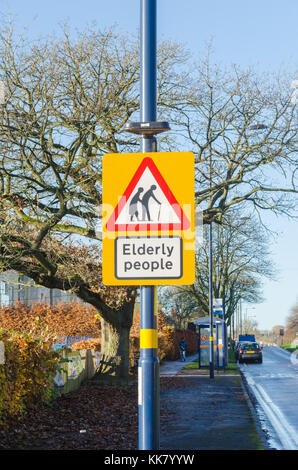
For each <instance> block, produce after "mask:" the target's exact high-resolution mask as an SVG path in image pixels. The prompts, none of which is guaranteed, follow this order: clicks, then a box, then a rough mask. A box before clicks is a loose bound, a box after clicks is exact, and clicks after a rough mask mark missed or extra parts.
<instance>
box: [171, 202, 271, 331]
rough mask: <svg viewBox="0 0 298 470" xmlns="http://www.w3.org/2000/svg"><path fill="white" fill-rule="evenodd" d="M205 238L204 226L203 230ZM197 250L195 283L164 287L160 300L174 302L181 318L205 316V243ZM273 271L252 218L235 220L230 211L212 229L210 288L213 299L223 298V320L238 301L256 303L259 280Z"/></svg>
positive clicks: (263, 236) (234, 213) (263, 237)
mask: <svg viewBox="0 0 298 470" xmlns="http://www.w3.org/2000/svg"><path fill="white" fill-rule="evenodd" d="M205 234H206V235H207V227H205ZM205 238H206V241H205V242H204V243H203V244H202V246H201V247H200V250H199V252H198V255H197V258H196V282H195V284H194V285H192V286H176V287H175V288H167V290H168V292H167V295H166V296H165V294H163V295H164V298H166V299H168V298H169V299H170V300H169V304H170V305H171V303H173V302H174V301H175V302H177V301H178V299H179V300H180V302H182V305H183V308H184V315H185V317H186V318H188V319H189V321H190V320H191V318H192V316H193V315H194V314H196V316H197V317H198V316H204V315H208V313H209V241H208V237H207V236H206V237H205ZM274 276H275V269H274V266H273V264H272V262H271V261H270V258H269V250H268V235H267V234H266V233H265V231H264V229H262V226H261V225H260V224H259V223H257V221H256V220H254V219H253V217H250V218H249V217H245V218H241V217H239V212H238V211H236V210H235V209H233V211H231V213H230V215H229V216H227V215H226V216H225V217H224V218H223V220H222V224H217V225H216V226H215V231H214V237H213V289H214V298H222V299H224V304H225V319H226V320H227V324H230V321H231V317H232V315H233V313H234V312H235V310H236V307H237V305H238V303H239V301H240V299H242V300H245V301H246V302H260V301H261V300H262V296H261V286H262V278H264V277H269V278H274Z"/></svg>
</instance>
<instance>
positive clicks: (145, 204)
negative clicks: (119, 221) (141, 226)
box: [129, 184, 161, 221]
mask: <svg viewBox="0 0 298 470" xmlns="http://www.w3.org/2000/svg"><path fill="white" fill-rule="evenodd" d="M156 189H157V188H156V185H155V184H152V185H151V187H150V189H148V191H146V192H145V194H144V195H143V197H142V199H141V198H140V195H141V193H142V192H143V191H144V188H142V187H139V188H138V190H137V192H136V194H135V195H134V196H133V198H132V199H131V201H130V204H129V215H130V220H131V221H132V220H133V217H134V216H135V217H136V219H137V220H139V210H138V202H140V203H141V206H142V220H143V221H144V220H146V217H147V220H148V221H151V220H152V219H151V215H150V210H149V205H150V200H151V201H152V200H154V201H155V202H156V203H157V204H159V212H158V220H159V218H160V208H161V202H160V201H159V200H158V199H157V197H156V196H155V195H154V193H153V191H155V190H156Z"/></svg>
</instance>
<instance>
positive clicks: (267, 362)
mask: <svg viewBox="0 0 298 470" xmlns="http://www.w3.org/2000/svg"><path fill="white" fill-rule="evenodd" d="M239 367H240V369H241V371H242V372H243V374H244V376H245V378H246V380H247V383H248V386H249V388H250V390H251V391H252V392H253V394H254V396H255V398H256V401H257V412H258V414H259V417H260V419H261V421H262V427H263V429H264V428H266V429H267V431H268V435H269V443H270V446H271V447H272V448H273V449H277V450H298V355H295V354H293V355H291V354H290V353H289V352H288V351H284V350H283V349H281V348H279V347H277V346H264V348H263V363H262V364H253V363H251V364H241V365H240V366H239Z"/></svg>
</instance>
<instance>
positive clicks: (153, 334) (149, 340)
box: [140, 330, 157, 349]
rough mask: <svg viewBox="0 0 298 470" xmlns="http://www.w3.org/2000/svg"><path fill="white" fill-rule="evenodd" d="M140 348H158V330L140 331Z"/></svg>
mask: <svg viewBox="0 0 298 470" xmlns="http://www.w3.org/2000/svg"><path fill="white" fill-rule="evenodd" d="M140 348H141V349H148V348H150V349H153V348H157V330H140Z"/></svg>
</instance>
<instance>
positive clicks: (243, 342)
mask: <svg viewBox="0 0 298 470" xmlns="http://www.w3.org/2000/svg"><path fill="white" fill-rule="evenodd" d="M246 343H249V341H239V342H238V343H237V344H236V347H235V359H236V361H237V360H238V359H239V349H240V348H241V346H243V345H244V344H246Z"/></svg>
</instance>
